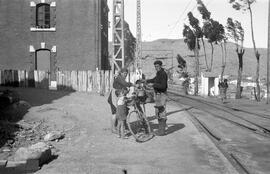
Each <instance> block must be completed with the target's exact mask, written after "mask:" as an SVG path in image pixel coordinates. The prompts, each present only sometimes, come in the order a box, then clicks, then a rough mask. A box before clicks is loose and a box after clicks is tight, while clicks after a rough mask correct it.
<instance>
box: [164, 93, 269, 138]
mask: <svg viewBox="0 0 270 174" xmlns="http://www.w3.org/2000/svg"><path fill="white" fill-rule="evenodd" d="M171 94H173V95H170V94H169V98H170V99H171V100H174V101H175V102H178V103H182V104H188V105H189V106H192V107H193V108H196V109H199V110H203V111H204V112H207V113H209V114H210V115H212V116H213V117H217V118H219V119H222V120H224V121H227V122H230V123H232V124H235V125H238V126H240V127H242V128H245V129H248V130H250V131H253V132H255V133H258V134H261V135H263V136H266V137H269V138H270V116H267V115H265V114H258V113H253V112H249V111H244V110H242V109H239V108H232V107H229V106H226V105H221V104H219V103H213V102H208V101H205V100H201V99H195V98H192V97H188V96H184V95H179V94H175V93H171ZM183 98H185V99H186V100H182V99H183ZM187 100H189V101H187ZM183 101H184V103H183ZM198 103H199V104H198ZM205 106H208V107H205ZM209 108H210V109H209ZM211 109H216V110H220V111H222V112H223V113H224V114H221V115H220V114H216V113H215V112H214V113H213V111H211ZM240 112H241V113H242V114H241V113H240ZM243 114H244V115H243ZM225 115H226V116H227V117H226V116H225Z"/></svg>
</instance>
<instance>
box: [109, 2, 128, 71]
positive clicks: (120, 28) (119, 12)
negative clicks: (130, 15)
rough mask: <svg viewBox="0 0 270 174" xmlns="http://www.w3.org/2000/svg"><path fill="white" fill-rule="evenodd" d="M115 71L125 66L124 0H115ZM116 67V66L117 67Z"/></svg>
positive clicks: (113, 37)
mask: <svg viewBox="0 0 270 174" xmlns="http://www.w3.org/2000/svg"><path fill="white" fill-rule="evenodd" d="M112 46H113V57H112V61H113V67H112V70H113V73H114V72H115V69H116V68H117V70H120V68H123V67H124V66H125V54H124V53H125V50H124V0H113V28H112ZM115 67H116V68H115Z"/></svg>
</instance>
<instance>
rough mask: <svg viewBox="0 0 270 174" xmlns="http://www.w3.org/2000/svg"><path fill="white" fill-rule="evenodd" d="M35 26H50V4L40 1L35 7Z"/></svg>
mask: <svg viewBox="0 0 270 174" xmlns="http://www.w3.org/2000/svg"><path fill="white" fill-rule="evenodd" d="M36 27H37V28H50V5H49V4H46V3H40V4H38V5H37V7H36Z"/></svg>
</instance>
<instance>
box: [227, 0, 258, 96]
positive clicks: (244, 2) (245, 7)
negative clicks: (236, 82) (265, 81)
mask: <svg viewBox="0 0 270 174" xmlns="http://www.w3.org/2000/svg"><path fill="white" fill-rule="evenodd" d="M254 2H256V0H230V1H229V3H231V4H232V7H233V8H234V9H235V10H242V11H248V12H249V15H250V26H251V37H252V43H253V50H254V54H255V57H256V61H257V69H256V78H255V81H256V88H257V94H256V93H255V98H256V100H257V101H260V100H261V98H260V95H261V90H260V82H259V78H260V53H259V51H258V49H257V48H256V43H255V37H254V30H253V12H252V9H251V5H252V4H253V3H254Z"/></svg>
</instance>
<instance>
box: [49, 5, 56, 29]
mask: <svg viewBox="0 0 270 174" xmlns="http://www.w3.org/2000/svg"><path fill="white" fill-rule="evenodd" d="M50 10H51V15H50V18H51V23H50V25H51V27H52V28H55V26H56V6H51V8H50Z"/></svg>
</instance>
